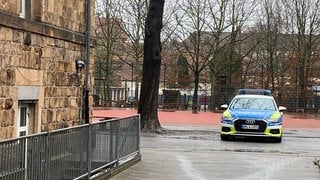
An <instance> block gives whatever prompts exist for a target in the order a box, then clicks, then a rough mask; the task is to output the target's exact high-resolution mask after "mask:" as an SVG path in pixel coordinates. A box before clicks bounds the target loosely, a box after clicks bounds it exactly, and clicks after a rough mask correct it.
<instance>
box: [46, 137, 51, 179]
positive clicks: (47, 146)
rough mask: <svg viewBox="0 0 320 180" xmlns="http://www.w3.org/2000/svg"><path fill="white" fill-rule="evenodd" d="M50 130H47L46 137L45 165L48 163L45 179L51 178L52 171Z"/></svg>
mask: <svg viewBox="0 0 320 180" xmlns="http://www.w3.org/2000/svg"><path fill="white" fill-rule="evenodd" d="M50 134H51V133H50V132H47V136H46V137H47V138H46V148H45V151H46V156H45V165H46V172H45V179H46V180H48V179H49V172H50V153H51V152H50Z"/></svg>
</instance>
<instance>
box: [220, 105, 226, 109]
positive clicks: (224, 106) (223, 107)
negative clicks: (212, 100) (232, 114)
mask: <svg viewBox="0 0 320 180" xmlns="http://www.w3.org/2000/svg"><path fill="white" fill-rule="evenodd" d="M220 107H221V109H227V108H228V104H222V105H221V106H220Z"/></svg>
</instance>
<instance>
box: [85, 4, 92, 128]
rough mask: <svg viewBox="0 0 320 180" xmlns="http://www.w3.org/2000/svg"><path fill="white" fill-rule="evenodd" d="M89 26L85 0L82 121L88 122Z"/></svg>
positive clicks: (87, 6) (88, 5) (89, 5)
mask: <svg viewBox="0 0 320 180" xmlns="http://www.w3.org/2000/svg"><path fill="white" fill-rule="evenodd" d="M90 26H91V0H87V1H86V34H85V46H86V50H85V55H86V57H85V58H86V60H85V67H86V68H85V70H86V71H85V82H84V121H85V123H86V124H89V70H90V67H89V65H90Z"/></svg>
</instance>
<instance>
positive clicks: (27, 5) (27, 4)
mask: <svg viewBox="0 0 320 180" xmlns="http://www.w3.org/2000/svg"><path fill="white" fill-rule="evenodd" d="M20 17H22V18H26V19H31V0H20Z"/></svg>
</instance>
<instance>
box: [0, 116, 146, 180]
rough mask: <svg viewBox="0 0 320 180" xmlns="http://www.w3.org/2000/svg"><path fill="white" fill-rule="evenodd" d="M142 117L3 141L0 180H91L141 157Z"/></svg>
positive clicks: (0, 148)
mask: <svg viewBox="0 0 320 180" xmlns="http://www.w3.org/2000/svg"><path fill="white" fill-rule="evenodd" d="M139 132H140V117H139V115H136V116H130V117H125V118H121V119H111V120H107V121H100V122H98V123H95V124H90V125H89V124H88V125H82V126H77V127H72V128H66V129H61V130H56V131H52V132H46V133H41V134H35V135H30V136H24V137H20V138H16V139H9V140H4V141H0V180H2V179H4V180H20V179H21V180H34V179H41V180H43V179H44V180H46V179H48V180H51V179H59V180H60V179H92V178H93V177H95V176H97V174H99V173H101V172H106V170H107V169H110V168H111V169H112V168H116V167H117V166H120V165H121V163H126V162H128V161H130V159H133V158H135V157H136V156H140V134H139Z"/></svg>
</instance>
